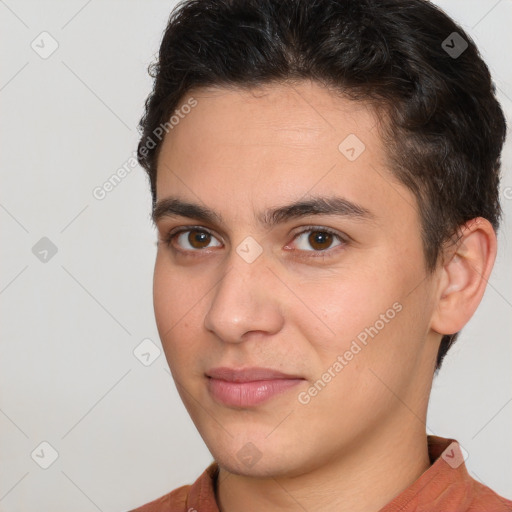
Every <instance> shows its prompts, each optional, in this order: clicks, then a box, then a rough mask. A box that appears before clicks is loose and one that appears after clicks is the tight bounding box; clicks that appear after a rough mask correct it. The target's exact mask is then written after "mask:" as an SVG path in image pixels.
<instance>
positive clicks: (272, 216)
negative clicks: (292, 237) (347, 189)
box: [152, 196, 375, 228]
mask: <svg viewBox="0 0 512 512" xmlns="http://www.w3.org/2000/svg"><path fill="white" fill-rule="evenodd" d="M312 215H335V216H338V217H349V218H355V219H359V220H374V219H375V215H374V214H373V213H372V212H371V211H370V210H368V209H367V208H364V207H363V206H361V205H359V204H357V203H354V202H352V201H349V200H348V199H345V198H343V197H339V196H327V197H323V196H320V197H313V198H311V199H307V200H304V201H300V200H299V201H295V202H293V203H290V204H287V205H284V206H279V207H276V208H271V209H269V210H267V211H265V212H263V213H261V214H259V215H258V216H257V220H258V222H259V223H260V224H262V225H264V226H266V227H268V228H271V227H273V226H275V225H277V224H282V223H284V222H287V221H289V220H291V219H297V218H301V217H308V216H312ZM162 217H187V218H191V219H196V220H198V221H201V222H207V223H210V224H219V225H225V222H224V220H223V219H222V216H221V215H220V214H219V213H217V212H215V211H214V210H211V209H210V208H207V207H205V206H201V205H198V204H195V203H190V202H188V201H183V200H181V199H179V198H176V197H167V198H165V199H162V200H160V201H158V202H157V203H156V204H155V206H154V208H153V212H152V219H153V222H154V223H155V224H156V223H157V222H158V220H160V219H161V218H162Z"/></svg>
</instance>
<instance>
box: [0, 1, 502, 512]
mask: <svg viewBox="0 0 512 512" xmlns="http://www.w3.org/2000/svg"><path fill="white" fill-rule="evenodd" d="M438 3H439V4H440V5H441V6H442V7H444V8H445V9H446V10H447V12H448V13H449V14H451V15H452V16H453V17H454V18H455V19H456V20H457V21H459V22H460V23H461V24H462V25H463V27H464V28H465V29H467V30H468V31H469V33H470V34H471V35H472V36H473V37H474V39H475V40H476V42H477V44H478V45H479V48H480V49H481V51H482V53H483V55H484V57H485V59H486V60H487V62H488V64H489V65H490V67H491V70H492V72H493V74H494V78H495V81H496V83H497V86H498V88H499V91H498V94H499V98H500V100H501V102H502V105H503V107H504V109H505V110H506V112H507V116H508V119H509V120H510V116H511V115H512V66H511V62H512V61H511V60H510V49H511V48H512V34H511V31H510V26H511V25H512V0H500V1H496V0H489V1H483V0H472V1H468V0H458V1H455V0H443V1H440V2H438ZM173 5H174V2H163V1H145V2H127V1H124V2H121V1H114V0H108V1H107V0H104V1H99V0H92V1H91V0H90V1H85V0H68V1H66V2H64V1H60V2H56V1H53V2H52V1H44V2H42V1H28V0H27V1H24V0H5V1H4V0H0V37H1V45H0V48H1V49H0V51H1V67H0V105H1V115H0V125H1V134H2V151H1V152H0V162H1V172H2V187H1V189H0V224H1V230H2V243H1V245H0V251H1V260H2V267H1V275H0V304H1V308H2V323H1V326H2V342H1V345H0V435H1V437H0V458H1V463H0V510H1V511H2V512H15V511H24V512H27V511H36V510H37V511H39V512H49V511H63V510H74V511H75V512H89V511H95V510H100V511H105V512H106V511H122V510H126V509H129V508H131V507H134V506H135V505H140V504H142V503H144V502H147V501H149V500H152V499H154V498H157V497H158V496H160V495H162V494H164V493H167V492H169V491H170V490H171V489H174V488H175V487H177V486H179V485H182V484H185V483H191V482H192V481H194V480H195V479H196V478H197V476H198V475H199V474H200V473H201V472H202V471H203V470H204V469H205V467H206V466H207V465H208V464H209V463H210V461H211V456H210V454H209V452H208V451H207V449H206V447H205V446H204V444H203V442H202V440H201V438H200V436H199V435H198V433H197V431H196V430H195V427H194V425H193V424H192V422H191V420H190V419H189V418H188V415H187V413H186V411H185V409H184V407H183V406H182V404H181V402H180V400H179V397H178V395H177V392H176V390H175V388H174V385H173V383H172V379H171V377H170V374H169V371H168V368H167V365H166V362H165V358H164V356H163V353H162V354H160V355H159V356H158V348H159V347H160V348H161V346H160V343H159V341H158V335H157V331H156V326H155V322H154V318H153V310H152V295H151V286H152V270H153V269H152V267H153V260H154V257H155V239H156V235H155V232H154V230H153V228H152V226H151V223H150V219H149V211H150V194H149V190H148V187H147V182H146V178H145V176H144V173H143V172H142V170H141V169H140V168H139V167H138V166H137V167H135V168H133V170H131V172H129V173H128V174H127V176H126V177H125V178H124V179H123V180H122V181H121V182H120V183H119V184H118V185H117V186H116V187H115V189H113V190H112V191H110V192H109V193H108V194H107V195H106V197H105V198H104V199H102V200H98V199H96V198H95V197H94V196H93V190H94V189H95V188H96V187H98V186H101V185H102V184H103V183H104V182H105V181H106V180H107V179H108V178H109V177H110V176H111V175H112V174H113V173H115V172H116V170H117V169H119V168H120V167H122V166H123V165H125V164H126V163H127V162H128V161H129V158H130V157H131V156H132V152H133V151H134V149H135V146H136V143H137V140H138V134H137V131H136V125H137V122H138V120H139V118H140V115H141V114H142V105H143V102H144V100H145V98H146V96H147V94H148V92H149V90H150V86H151V80H150V78H149V77H148V75H147V73H146V67H147V65H148V63H149V62H150V61H151V60H152V58H153V56H154V54H155V52H156V51H157V49H158V45H159V42H160V37H161V34H162V31H163V29H164V27H165V24H166V21H167V18H168V15H169V13H170V11H171V8H172V6H173ZM43 31H46V32H48V33H49V34H51V36H40V34H41V32H43ZM54 40H55V41H56V42H57V43H58V48H57V49H56V51H55V52H54V53H53V54H52V55H50V56H47V58H42V57H41V56H40V53H43V54H44V52H49V51H50V50H51V49H52V44H55V43H54V42H53V41H54ZM33 41H34V43H33V44H34V46H35V47H36V48H37V51H38V52H40V53H36V51H35V49H33V48H32V47H31V44H32V42H33ZM45 56H46V55H45ZM511 162H512V151H511V142H510V138H509V140H508V143H507V146H506V149H505V152H504V178H503V184H502V199H503V206H504V210H505V218H504V222H503V227H502V230H501V232H500V235H499V255H498V259H497V264H496V267H495V270H494V273H493V276H492V278H491V280H490V282H489V287H488V289H487V292H486V295H485V297H484V300H483V303H482V304H481V307H480V309H479V311H478V312H477V314H476V315H475V317H474V319H472V321H471V322H470V323H469V325H468V326H467V328H466V329H465V330H464V331H463V334H462V336H461V337H460V339H459V341H458V342H457V344H456V345H455V347H454V348H453V349H452V350H451V353H450V354H449V356H448V357H447V359H446V360H445V363H444V368H443V370H442V372H441V374H440V375H439V377H438V378H437V379H436V380H435V382H434V387H433V392H432V397H431V402H430V411H429V417H428V422H427V425H428V428H429V429H430V432H432V433H435V434H437V435H441V436H445V437H453V438H455V439H457V440H459V441H460V443H461V445H462V446H463V447H464V448H465V449H466V450H467V452H468V454H469V456H468V459H467V461H466V464H467V466H468V468H469V471H470V473H471V475H472V476H473V477H475V478H476V479H478V480H480V481H482V482H483V483H485V484H486V485H488V486H490V487H492V488H493V489H495V490H496V491H497V492H498V493H500V494H502V495H504V496H506V497H508V498H512V476H511V475H512V468H511V463H510V461H511V460H512V436H510V432H511V431H512V428H511V427H512V404H511V401H512V376H511V372H510V367H511V355H512V344H511V343H510V341H511V334H512V314H511V313H512V286H511V281H512V271H511V264H510V262H511V261H512V259H511V253H512V248H511V245H510V238H511V221H512V174H511V171H510V167H511ZM127 168H129V167H127ZM43 237H47V238H48V239H49V240H51V243H52V244H53V246H55V248H56V249H57V253H56V254H54V255H53V253H52V247H53V246H49V245H48V242H47V241H42V242H39V241H40V239H41V238H43ZM38 242H39V244H40V245H37V246H36V249H34V252H35V254H34V252H33V247H34V246H35V245H36V244H37V243H38ZM54 250H55V249H53V251H54ZM45 251H48V252H45ZM41 259H42V260H43V261H41ZM45 259H46V260H45ZM146 339H150V340H152V342H148V341H146V342H145V343H146V345H143V346H142V348H141V349H140V350H141V351H142V352H144V353H147V352H148V350H147V347H150V349H149V353H150V355H149V356H144V357H145V358H146V360H147V359H148V358H149V361H146V362H151V361H152V363H151V364H150V365H149V366H145V365H144V364H143V363H142V362H141V361H140V360H139V359H137V358H136V357H135V355H134V353H133V351H134V349H136V347H137V346H138V345H139V344H140V343H141V342H142V340H146ZM157 356H158V357H157ZM144 357H142V359H144ZM506 432H509V434H508V435H506ZM44 441H45V442H47V443H49V444H50V445H51V446H52V447H53V450H55V451H56V453H57V454H58V458H57V459H56V460H55V461H54V462H53V464H51V465H50V466H49V467H48V468H47V469H43V468H42V467H40V466H41V465H43V466H44V465H47V464H49V463H51V462H52V454H53V452H52V448H49V447H48V446H47V445H42V446H41V445H40V443H42V442H44ZM31 454H32V455H31Z"/></svg>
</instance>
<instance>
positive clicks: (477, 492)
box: [467, 477, 512, 512]
mask: <svg viewBox="0 0 512 512" xmlns="http://www.w3.org/2000/svg"><path fill="white" fill-rule="evenodd" d="M471 485H472V489H471V490H470V491H469V492H468V494H470V495H471V497H472V499H471V504H470V505H469V507H468V509H467V510H468V512H481V511H482V510H492V511H493V512H510V511H512V501H510V500H508V499H507V498H504V497H503V496H500V495H499V494H498V493H496V492H495V491H493V490H492V489H491V488H490V487H487V486H486V485H484V484H482V483H480V482H479V481H478V480H475V479H474V478H473V477H471Z"/></svg>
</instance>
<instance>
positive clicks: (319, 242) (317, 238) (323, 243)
mask: <svg viewBox="0 0 512 512" xmlns="http://www.w3.org/2000/svg"><path fill="white" fill-rule="evenodd" d="M332 240H333V236H332V235H331V233H326V232H325V231H311V234H310V235H309V236H308V243H309V245H310V246H311V247H313V249H316V250H318V251H322V250H325V249H329V247H330V245H331V244H332Z"/></svg>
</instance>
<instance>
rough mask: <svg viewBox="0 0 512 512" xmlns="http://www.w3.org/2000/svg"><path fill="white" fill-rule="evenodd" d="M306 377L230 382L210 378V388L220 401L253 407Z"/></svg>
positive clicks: (230, 404) (215, 397)
mask: <svg viewBox="0 0 512 512" xmlns="http://www.w3.org/2000/svg"><path fill="white" fill-rule="evenodd" d="M300 382H304V379H273V380H257V381H251V382H228V381H226V380H220V379H213V378H208V389H209V390H210V393H211V395H212V396H213V398H214V399H216V400H217V401H218V402H221V403H222V404H224V405H228V406H231V407H252V406H255V405H258V404H261V403H263V402H266V401H267V400H269V399H270V398H272V397H273V396H275V395H278V394H280V393H283V392H284V391H286V390H288V389H290V388H292V387H294V386H296V385H297V384H299V383H300Z"/></svg>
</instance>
